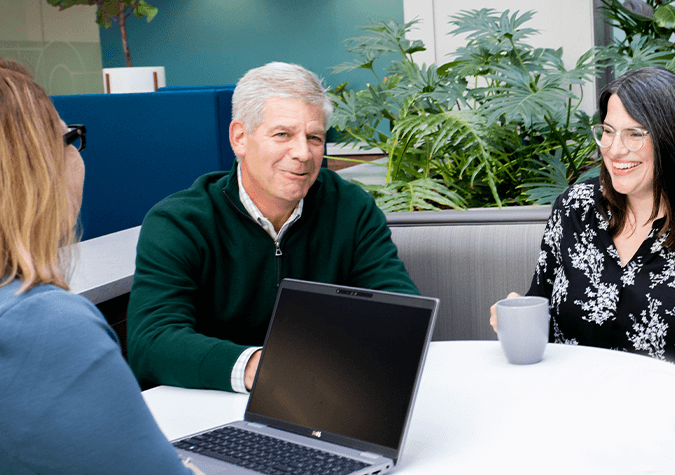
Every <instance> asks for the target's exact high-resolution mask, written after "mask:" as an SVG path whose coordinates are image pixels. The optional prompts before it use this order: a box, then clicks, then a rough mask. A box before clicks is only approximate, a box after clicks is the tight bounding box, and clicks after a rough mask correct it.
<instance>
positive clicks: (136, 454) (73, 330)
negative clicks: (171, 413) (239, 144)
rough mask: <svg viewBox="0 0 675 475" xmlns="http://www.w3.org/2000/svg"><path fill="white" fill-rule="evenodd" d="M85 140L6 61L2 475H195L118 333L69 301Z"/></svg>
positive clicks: (0, 124) (0, 99)
mask: <svg viewBox="0 0 675 475" xmlns="http://www.w3.org/2000/svg"><path fill="white" fill-rule="evenodd" d="M85 132H86V129H85V128H84V126H66V124H65V123H64V122H63V121H62V120H61V119H60V117H59V115H58V114H57V112H56V110H55V109H54V106H53V104H52V102H51V100H50V99H49V96H47V94H46V93H45V91H44V89H43V88H42V87H40V86H39V85H38V84H36V83H35V82H34V81H33V80H32V78H31V77H30V74H29V73H28V71H26V69H25V68H23V67H22V66H20V65H19V64H17V63H14V62H11V61H5V60H3V59H2V58H0V408H2V409H0V473H2V474H5V473H7V474H9V473H12V474H22V475H26V474H38V473H39V474H68V475H85V474H87V475H89V474H99V475H103V474H110V475H117V474H121V473H129V474H131V473H138V474H141V473H142V474H157V475H166V474H184V475H187V474H192V473H193V472H192V470H191V469H190V468H194V467H193V466H192V465H190V468H188V467H186V466H184V464H182V463H181V460H180V458H179V457H178V454H177V452H176V450H175V449H174V447H173V446H172V445H171V444H170V443H169V441H167V440H166V438H165V437H164V435H163V434H162V432H161V431H160V430H159V428H158V427H157V424H156V423H155V421H154V420H153V418H152V415H151V414H150V411H149V410H148V408H147V407H146V406H145V404H144V402H143V397H142V396H141V392H140V388H139V386H138V383H137V382H136V380H135V378H134V376H133V374H132V373H131V370H130V369H129V367H128V366H127V364H126V362H125V361H124V359H123V358H122V353H121V351H120V348H119V342H118V340H117V335H115V332H114V331H113V330H112V328H110V326H109V325H108V324H107V323H106V321H105V319H104V317H103V315H101V313H100V312H99V311H98V309H97V308H96V307H95V306H94V305H93V304H92V303H91V302H89V301H88V300H87V299H85V298H84V297H81V296H78V295H74V294H72V293H70V292H68V289H69V287H68V279H67V270H68V265H69V259H68V257H69V256H68V252H67V251H68V249H70V248H71V247H70V246H68V244H71V243H73V242H75V241H76V240H77V233H76V232H74V229H76V226H75V225H76V223H77V216H78V214H79V211H80V204H81V201H82V187H83V184H84V163H83V161H82V157H81V155H80V151H81V150H82V149H83V148H84V143H85V142H84V139H85ZM75 145H77V146H75ZM195 472H196V473H201V472H199V471H198V470H197V469H196V468H195Z"/></svg>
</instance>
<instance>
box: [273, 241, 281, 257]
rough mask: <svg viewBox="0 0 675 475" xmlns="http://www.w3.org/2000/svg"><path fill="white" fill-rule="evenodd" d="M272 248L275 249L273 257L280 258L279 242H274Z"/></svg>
mask: <svg viewBox="0 0 675 475" xmlns="http://www.w3.org/2000/svg"><path fill="white" fill-rule="evenodd" d="M274 247H275V249H276V251H275V253H274V255H275V256H277V257H279V256H281V247H280V245H279V241H274Z"/></svg>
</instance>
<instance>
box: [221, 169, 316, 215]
mask: <svg viewBox="0 0 675 475" xmlns="http://www.w3.org/2000/svg"><path fill="white" fill-rule="evenodd" d="M237 167H239V162H235V163H234V165H233V166H232V169H231V170H230V172H229V173H227V174H226V175H225V176H224V177H223V178H222V180H221V183H220V185H221V189H222V191H223V193H224V194H225V195H226V196H227V198H228V200H229V201H230V202H231V203H232V204H233V205H235V206H236V207H237V208H239V210H240V211H242V212H244V213H246V214H248V212H247V211H246V208H244V205H243V204H242V202H241V199H240V198H239V180H238V179H237ZM324 173H326V172H325V170H324V169H323V168H322V169H321V170H320V171H319V176H318V177H317V178H316V181H315V182H314V183H313V184H312V186H311V187H310V188H309V190H308V191H307V195H305V198H304V204H303V215H304V214H305V213H308V212H310V210H312V209H314V207H315V206H316V201H317V200H318V195H319V190H321V188H322V187H323V180H324V178H323V175H324Z"/></svg>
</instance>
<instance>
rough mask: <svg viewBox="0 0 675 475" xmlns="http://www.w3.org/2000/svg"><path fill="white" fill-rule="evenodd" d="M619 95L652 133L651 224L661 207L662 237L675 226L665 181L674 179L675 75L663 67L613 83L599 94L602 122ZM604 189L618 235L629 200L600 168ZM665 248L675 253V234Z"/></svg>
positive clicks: (673, 195) (674, 190) (674, 191)
mask: <svg viewBox="0 0 675 475" xmlns="http://www.w3.org/2000/svg"><path fill="white" fill-rule="evenodd" d="M613 94H616V95H617V96H618V97H619V99H620V100H621V103H622V104H623V107H624V108H625V109H626V112H628V114H629V115H630V116H631V117H632V118H633V119H634V120H635V121H637V122H639V123H640V124H641V125H642V126H643V127H644V128H646V129H647V130H648V131H649V137H651V140H652V144H653V147H654V205H653V207H652V214H651V217H650V220H653V219H656V218H657V216H658V213H659V209H660V207H663V209H664V210H665V213H666V219H665V222H664V224H663V225H662V226H661V228H660V229H659V234H663V233H664V232H665V231H668V230H670V228H671V225H672V223H673V203H674V200H675V187H673V185H672V184H671V186H670V187H668V185H667V183H666V177H670V179H671V180H672V179H673V177H674V176H675V73H673V72H671V71H669V70H667V69H665V68H661V67H651V68H642V69H634V70H632V71H628V72H627V73H625V74H624V75H623V76H621V77H619V78H617V79H615V80H614V81H612V82H610V83H609V84H608V85H607V86H605V88H604V89H603V90H602V92H601V93H600V98H599V100H598V109H599V113H600V121H601V122H604V121H605V117H606V116H607V103H608V102H609V98H610V96H612V95H613ZM600 167H601V168H600V183H601V184H602V188H603V200H602V204H603V205H604V207H605V208H606V209H608V210H609V211H610V213H611V217H610V220H609V232H610V234H611V235H612V236H616V235H617V234H619V233H620V232H621V231H622V230H623V228H624V226H625V224H626V219H627V216H628V209H627V205H626V197H625V195H622V194H620V193H618V192H617V191H616V190H615V189H614V188H613V187H612V180H611V178H610V176H609V171H608V170H607V167H606V166H605V162H604V161H603V162H602V164H601V166H600ZM664 245H665V246H666V247H667V248H668V249H671V250H673V249H675V233H673V232H670V233H669V235H668V237H667V238H666V241H665V243H664Z"/></svg>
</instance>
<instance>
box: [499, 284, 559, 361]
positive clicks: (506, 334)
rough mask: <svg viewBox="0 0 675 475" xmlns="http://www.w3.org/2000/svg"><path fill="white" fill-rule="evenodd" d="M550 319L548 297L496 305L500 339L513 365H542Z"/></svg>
mask: <svg viewBox="0 0 675 475" xmlns="http://www.w3.org/2000/svg"><path fill="white" fill-rule="evenodd" d="M550 318H551V316H550V314H549V311H548V299H547V298H545V297H513V298H510V299H502V300H500V301H499V302H497V337H498V338H499V342H500V343H501V345H502V349H503V350H504V353H505V354H506V358H507V359H508V360H509V362H510V363H513V364H532V363H538V362H539V361H541V359H542V357H543V356H544V350H545V349H546V344H547V343H548V330H549V320H550Z"/></svg>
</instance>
